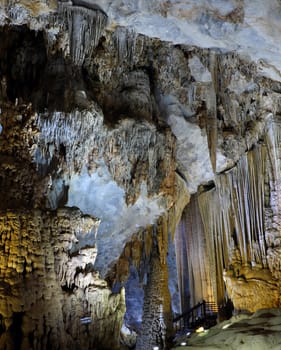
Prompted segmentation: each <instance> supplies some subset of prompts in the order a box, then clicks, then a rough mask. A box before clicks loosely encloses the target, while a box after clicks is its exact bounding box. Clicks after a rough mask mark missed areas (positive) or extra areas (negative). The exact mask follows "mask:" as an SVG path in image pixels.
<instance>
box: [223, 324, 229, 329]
mask: <svg viewBox="0 0 281 350" xmlns="http://www.w3.org/2000/svg"><path fill="white" fill-rule="evenodd" d="M230 325H231V323H228V324H225V325H224V326H223V327H222V329H226V328H228V327H229V326H230Z"/></svg>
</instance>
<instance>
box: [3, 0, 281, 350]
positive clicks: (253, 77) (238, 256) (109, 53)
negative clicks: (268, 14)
mask: <svg viewBox="0 0 281 350" xmlns="http://www.w3.org/2000/svg"><path fill="white" fill-rule="evenodd" d="M165 4H166V3H165ZM119 5H120V4H119V2H118V1H117V2H112V4H111V3H109V2H107V1H103V2H101V3H100V4H99V5H93V4H92V3H90V2H88V1H82V0H81V1H78V0H77V1H73V3H72V4H71V3H70V2H65V1H59V2H57V1H36V2H33V3H32V4H31V3H30V2H28V1H24V0H22V1H0V82H1V86H0V101H1V105H0V108H1V112H0V125H1V128H0V131H1V133H0V160H1V162H0V190H1V199H2V200H1V201H0V209H1V222H3V225H2V228H1V239H2V248H1V249H2V251H3V261H2V260H1V261H2V264H3V267H2V265H1V276H0V278H1V280H0V282H1V285H3V292H2V293H1V309H0V315H1V337H0V342H1V344H3V346H10V348H18V347H19V344H20V343H21V344H22V345H21V346H22V348H23V349H25V348H28V347H29V348H32V349H45V348H62V349H63V348H67V349H69V348H73V349H75V348H79V347H80V348H81V346H83V348H85V349H88V348H89V349H90V348H95V347H96V348H98V349H100V350H101V349H107V348H110V349H113V348H116V349H117V348H120V347H121V346H126V345H127V346H128V344H126V337H125V336H124V334H123V335H122V336H121V338H120V337H119V333H120V331H121V326H122V323H123V320H124V319H125V320H127V325H129V326H132V328H134V327H136V330H137V331H138V337H137V340H136V347H137V349H143V348H149V347H153V346H156V345H157V346H159V347H160V348H161V349H165V348H168V347H169V340H170V337H171V335H172V313H173V311H174V312H175V310H172V306H171V294H172V290H173V291H175V290H178V294H179V295H181V304H182V305H181V308H182V311H183V310H185V309H186V308H188V307H189V306H192V305H193V304H195V303H196V302H198V301H200V300H201V299H207V300H208V301H214V302H216V303H217V304H219V305H220V304H224V303H225V301H226V297H227V298H230V299H231V300H232V301H233V303H234V307H235V308H236V309H238V310H239V309H246V310H249V311H254V310H256V309H258V308H260V307H276V306H280V305H279V290H280V286H279V275H280V271H279V270H280V269H279V265H280V264H279V251H280V237H279V236H280V235H279V231H280V225H279V198H280V190H279V182H280V181H279V180H280V164H279V159H280V156H279V144H280V136H279V115H280V91H281V87H280V81H281V78H280V74H279V75H278V69H277V71H275V70H274V68H271V66H270V65H268V63H267V61H257V60H256V59H255V57H254V58H253V56H251V55H250V54H249V55H247V54H245V52H241V51H239V50H238V49H237V50H232V47H230V48H228V49H227V48H226V47H225V46H223V47H222V48H219V47H215V45H214V47H213V48H211V44H212V43H213V41H212V42H210V46H209V47H207V46H206V41H205V40H203V38H202V42H201V44H200V43H199V44H198V45H195V44H194V42H191V43H190V42H189V43H186V41H185V40H183V39H182V40H176V39H173V40H172V42H171V41H168V38H169V35H171V34H172V33H173V34H175V33H177V31H176V32H175V28H174V26H173V25H172V24H171V22H169V27H167V28H168V29H167V30H166V34H164V32H162V28H163V26H162V25H160V24H163V22H159V18H158V19H157V21H156V24H159V23H160V24H159V25H156V26H155V27H154V30H155V32H153V31H152V32H150V31H149V28H150V27H149V26H148V25H147V26H146V28H143V27H142V28H140V27H139V26H140V23H139V22H134V23H132V22H131V25H129V24H128V23H130V20H132V18H135V19H136V18H139V17H138V16H139V12H140V11H142V10H144V9H145V10H146V11H147V10H149V11H152V13H153V14H154V15H155V16H156V15H157V13H160V15H161V21H162V19H163V18H166V19H167V18H168V17H169V16H183V13H186V16H187V17H188V16H190V17H188V18H190V21H191V20H193V19H194V18H196V21H197V19H198V18H199V17H200V16H201V17H200V21H198V22H196V21H195V22H196V23H197V24H200V25H201V24H202V23H203V24H206V23H207V25H208V28H209V29H208V30H209V31H208V33H209V34H210V33H211V34H212V35H213V36H219V34H220V35H221V31H226V32H227V33H234V32H235V31H236V29H237V28H238V26H239V23H240V22H241V21H242V22H243V16H244V15H245V16H246V12H247V11H248V10H249V9H248V8H247V6H248V5H247V4H245V8H244V10H245V13H244V12H243V11H244V10H243V9H242V8H241V4H240V2H236V1H233V2H232V5H233V6H232V5H231V9H226V8H225V7H224V6H222V9H221V11H224V10H225V11H226V12H227V11H230V12H229V16H226V15H225V16H223V17H220V16H218V12H217V10H216V11H213V10H212V9H211V10H210V8H208V9H207V10H206V9H205V10H206V12H205V13H204V16H205V17H204V16H203V15H202V13H201V14H200V16H199V13H200V10H199V9H198V8H197V10H196V11H195V10H194V9H193V10H192V11H191V13H189V12H188V11H189V10H188V9H187V8H185V11H186V12H182V10H183V9H182V8H181V5H182V3H180V2H179V3H178V4H177V6H178V7H177V8H178V11H176V9H175V7H174V8H172V7H171V6H170V4H168V3H167V4H166V5H165V6H164V5H163V4H162V5H160V4H159V2H158V1H154V2H152V3H151V4H150V5H149V6H148V5H147V4H146V5H145V4H141V3H138V4H137V5H136V4H135V6H134V5H133V3H132V4H131V3H130V4H129V3H128V2H123V4H122V6H119ZM246 5H247V6H246ZM142 6H144V8H142ZM204 6H207V5H206V4H205V5H204ZM204 6H203V8H204ZM208 6H209V5H208ZM210 6H211V5H210ZM235 9H236V10H235ZM232 10H233V11H232ZM234 10H235V11H234ZM246 10H247V11H246ZM202 11H203V10H202ZM212 11H213V12H212ZM203 12H204V11H203ZM230 13H232V15H230ZM130 14H132V17H130ZM124 15H125V18H127V20H128V22H125V23H124V21H122V18H124V17H122V16H124ZM197 15H198V16H199V17H197ZM194 16H195V17H194ZM202 16H203V17H202ZM217 16H218V17H217ZM128 18H129V19H128ZM145 18H146V17H145V16H144V17H143V19H142V20H143V21H144V22H143V23H146V22H145ZM155 18H156V17H155ZM169 18H170V17H169ZM146 20H148V19H147V18H146ZM118 21H119V22H118ZM148 23H150V22H148ZM224 23H226V24H225V26H223V24H224ZM133 24H134V25H133ZM144 27H145V26H144ZM181 28H184V26H182V27H181ZM204 28H205V29H206V26H205V27H204ZM138 29H139V30H138ZM152 33H158V34H159V35H158V38H157V37H155V36H154V35H152ZM201 34H202V35H203V32H202V33H201ZM201 34H200V35H201ZM205 34H206V32H204V35H205ZM165 35H166V36H165ZM180 38H183V37H181V36H180ZM195 39H196V40H198V37H197V36H195V37H194V40H195ZM213 39H214V38H213ZM196 40H195V42H196ZM220 45H222V43H221V42H220ZM35 48H36V49H35ZM11 62H12V63H13V64H11ZM11 217H12V219H11ZM97 220H98V221H97ZM86 223H87V224H86ZM85 225H86V227H85ZM91 225H92V226H91ZM169 236H171V237H172V238H174V237H175V250H176V260H177V265H178V271H177V273H178V286H177V285H176V284H175V283H174V282H173V283H174V285H173V286H172V287H171V286H169V280H170V282H171V277H169V273H170V274H171V270H169V266H168V260H169V259H170V258H171V257H170V256H169V254H171V253H170V251H171V250H170V249H169V247H168V246H169V244H171V242H173V239H172V240H169ZM34 237H37V238H36V239H35V238H34ZM37 239H39V242H37ZM34 240H35V241H36V243H35V242H34ZM169 242H170V243H169ZM10 247H11V248H10ZM73 247H75V248H73ZM13 249H14V250H13ZM37 250H38V252H39V251H40V252H41V253H40V254H39V253H38V254H37V253H36V254H32V252H33V251H34V252H37ZM45 256H46V258H45ZM49 258H50V260H49ZM1 259H2V256H1ZM169 271H170V272H169ZM132 275H134V276H135V277H134V283H135V284H137V285H138V286H139V291H141V292H139V293H138V294H137V295H138V296H137V297H136V299H134V298H131V295H130V298H131V299H130V300H131V301H132V303H131V305H129V303H127V315H126V316H125V304H126V289H127V291H128V293H129V287H128V285H127V281H128V280H129V281H130V278H133V277H132ZM173 277H174V276H173ZM46 281H50V283H49V282H48V284H47V282H46ZM50 286H51V288H50ZM169 287H170V289H169ZM171 288H172V289H171ZM29 291H30V292H29ZM19 293H20V295H21V297H19ZM130 293H131V291H130ZM241 293H242V294H243V297H241ZM134 303H136V305H138V307H141V308H142V312H141V317H140V315H138V319H137V320H136V319H132V318H130V317H129V316H130V315H129V314H128V313H130V312H132V311H131V310H130V308H134ZM61 304H63V307H62V306H61ZM177 312H178V310H177ZM132 314H133V312H132ZM83 315H85V316H87V317H89V319H88V320H89V322H90V323H89V324H84V323H83V322H84V321H83ZM81 318H82V320H81ZM128 320H129V321H128ZM139 320H141V324H139ZM85 322H87V319H86V321H85ZM151 324H152V325H153V326H152V327H150V325H151ZM15 333H18V334H19V335H20V337H18V338H15V339H13V338H14V337H13V335H14V334H15ZM121 333H122V332H121ZM120 339H121V340H122V342H123V345H120ZM14 341H15V343H13V342H14Z"/></svg>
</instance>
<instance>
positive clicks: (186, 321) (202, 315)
mask: <svg viewBox="0 0 281 350" xmlns="http://www.w3.org/2000/svg"><path fill="white" fill-rule="evenodd" d="M217 313H218V306H217V304H216V303H215V302H206V301H205V300H203V301H200V302H199V303H198V304H196V305H195V306H193V307H192V308H191V309H189V310H187V311H185V312H184V313H182V314H181V315H179V316H177V317H175V318H174V319H173V323H178V322H180V325H182V328H190V329H191V328H196V327H197V326H198V324H205V323H210V321H211V320H212V322H213V320H214V318H216V315H217Z"/></svg>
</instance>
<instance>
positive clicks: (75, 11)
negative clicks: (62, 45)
mask: <svg viewBox="0 0 281 350" xmlns="http://www.w3.org/2000/svg"><path fill="white" fill-rule="evenodd" d="M76 3H77V5H76ZM59 8H60V11H61V13H63V15H64V16H65V18H66V21H67V25H68V32H69V38H70V55H71V57H72V59H73V61H74V63H75V64H76V65H78V66H81V65H82V64H83V62H84V60H85V58H86V56H91V54H92V52H93V50H94V49H95V48H96V46H97V45H98V42H99V39H100V37H101V35H102V32H103V30H104V28H105V26H106V22H107V15H106V14H105V13H104V12H103V11H101V10H100V9H98V8H97V7H93V6H92V5H91V3H88V2H87V1H76V2H74V5H70V4H68V3H63V2H62V3H59Z"/></svg>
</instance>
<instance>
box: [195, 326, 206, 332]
mask: <svg viewBox="0 0 281 350" xmlns="http://www.w3.org/2000/svg"><path fill="white" fill-rule="evenodd" d="M204 330H205V329H204V327H199V328H197V329H196V333H202V332H204Z"/></svg>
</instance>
